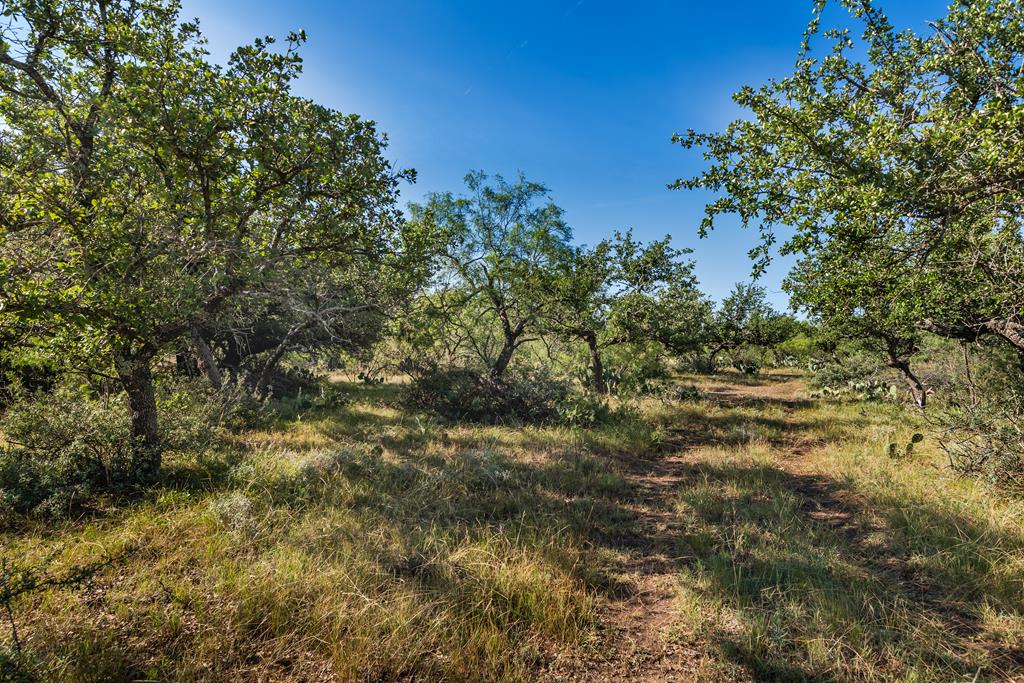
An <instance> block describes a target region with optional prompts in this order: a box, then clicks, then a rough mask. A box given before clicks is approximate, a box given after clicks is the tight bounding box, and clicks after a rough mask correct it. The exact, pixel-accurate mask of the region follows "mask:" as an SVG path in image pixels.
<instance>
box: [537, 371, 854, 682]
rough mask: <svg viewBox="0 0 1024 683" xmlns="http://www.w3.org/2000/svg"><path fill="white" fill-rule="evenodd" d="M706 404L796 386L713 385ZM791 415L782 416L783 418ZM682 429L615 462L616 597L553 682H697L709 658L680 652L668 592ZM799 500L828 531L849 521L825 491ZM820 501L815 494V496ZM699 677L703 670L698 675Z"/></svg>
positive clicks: (778, 395) (796, 451)
mask: <svg viewBox="0 0 1024 683" xmlns="http://www.w3.org/2000/svg"><path fill="white" fill-rule="evenodd" d="M702 389H703V390H704V391H705V393H706V395H707V396H708V397H709V398H711V399H712V400H714V401H716V402H718V403H720V404H722V405H726V406H737V405H742V404H744V403H748V402H750V403H757V402H773V403H776V402H777V403H782V404H783V405H787V404H790V403H791V404H792V405H794V406H795V405H797V404H798V403H799V402H800V401H801V400H802V399H801V395H802V392H803V391H804V385H803V383H802V382H800V381H799V380H794V379H783V380H782V381H774V382H771V383H766V384H750V385H746V384H732V383H723V382H715V383H711V384H709V385H707V386H705V387H703V388H702ZM788 412H791V411H789V410H787V413H788ZM691 436H692V435H690V434H688V430H685V429H681V430H680V432H679V439H678V440H677V441H675V442H674V441H672V440H670V442H669V445H670V448H669V449H668V450H669V452H670V454H669V455H667V456H660V457H657V456H655V457H650V458H630V459H628V460H627V459H624V460H623V461H622V463H621V464H622V467H623V470H624V472H623V476H624V478H625V479H626V481H627V482H628V484H629V488H630V490H631V491H632V497H631V499H630V500H629V501H628V504H627V506H626V507H627V508H628V509H629V510H630V511H631V512H632V513H633V514H634V515H635V524H634V526H633V531H632V532H631V533H630V534H628V535H623V536H620V537H618V538H616V539H615V543H614V545H616V546H617V547H620V548H622V549H623V551H625V552H626V553H627V556H628V560H627V562H626V565H625V567H624V576H623V583H624V585H627V586H629V588H628V589H626V590H624V591H622V594H621V595H616V596H615V597H613V598H611V599H608V600H606V602H605V604H604V605H602V608H601V616H600V623H601V631H602V633H601V642H600V644H599V646H598V651H597V652H595V653H594V655H593V657H592V658H590V659H589V660H586V661H579V660H576V661H568V662H561V663H558V664H556V665H555V666H554V667H553V668H552V670H551V671H550V672H549V676H550V678H549V680H553V681H596V682H605V683H619V682H624V681H638V682H641V683H643V682H651V683H653V682H656V681H657V682H661V681H694V680H701V678H700V676H701V674H700V672H701V670H702V669H704V665H705V664H706V663H707V660H708V658H709V656H710V655H709V654H708V653H707V652H706V651H703V650H701V649H696V648H694V647H691V646H688V645H687V643H686V642H685V639H684V638H682V637H680V635H679V634H678V633H677V631H676V625H677V623H678V605H677V604H676V585H677V582H678V580H679V579H678V577H679V571H680V568H681V567H682V564H683V563H684V562H685V561H686V557H684V556H683V555H682V549H681V548H680V535H679V533H678V532H679V530H680V529H681V528H683V522H682V520H680V518H679V515H678V512H677V511H676V507H677V501H678V495H679V491H680V488H681V487H682V485H683V484H684V482H685V480H686V479H687V476H688V475H690V474H692V472H693V468H694V464H695V460H694V458H693V456H692V455H691V454H690V451H692V450H693V446H694V444H693V443H691V438H690V437H691ZM802 450H803V449H802V447H801V446H800V445H799V444H793V447H792V448H786V449H783V451H782V452H780V454H779V455H780V458H779V459H780V461H788V462H790V463H792V464H794V465H796V463H797V461H798V460H799V459H800V455H801V451H802ZM801 493H802V494H803V495H807V496H809V497H810V499H813V500H820V501H821V503H820V504H817V505H814V504H812V507H815V508H816V510H815V511H814V512H813V513H811V514H813V515H814V516H818V517H820V518H821V519H822V520H823V521H825V519H826V518H828V519H830V520H831V522H832V523H833V524H835V525H836V526H841V525H846V524H849V520H850V515H849V513H847V512H846V511H843V510H840V509H839V506H838V502H837V501H836V500H834V499H833V498H832V497H831V494H830V492H828V491H825V490H824V489H823V490H821V491H815V490H814V489H813V485H812V484H811V483H810V481H808V483H807V486H806V487H804V491H801ZM819 494H820V495H819ZM704 670H707V669H704Z"/></svg>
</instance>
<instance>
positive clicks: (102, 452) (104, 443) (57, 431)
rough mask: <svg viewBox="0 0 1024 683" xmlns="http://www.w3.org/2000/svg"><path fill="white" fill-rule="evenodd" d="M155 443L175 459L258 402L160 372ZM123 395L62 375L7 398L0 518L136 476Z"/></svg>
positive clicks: (257, 408) (62, 512) (69, 508)
mask: <svg viewBox="0 0 1024 683" xmlns="http://www.w3.org/2000/svg"><path fill="white" fill-rule="evenodd" d="M157 400H158V405H159V406H160V410H161V416H162V420H163V422H162V424H161V438H162V439H163V443H162V448H163V449H164V450H165V451H167V452H168V453H171V454H173V455H174V456H175V458H176V460H177V461H178V462H182V461H184V460H187V459H189V458H192V459H195V458H200V457H203V456H204V455H205V454H207V453H208V452H209V451H211V450H213V449H216V448H218V447H219V446H220V445H221V442H222V437H223V435H224V431H225V430H226V429H231V428H239V427H242V426H245V425H247V424H251V423H252V422H254V421H255V420H256V419H258V417H259V415H260V413H261V411H262V406H261V405H260V404H258V403H256V402H255V401H253V399H252V397H251V394H249V393H248V392H246V391H244V390H238V389H235V390H225V391H222V392H216V391H214V390H212V389H211V388H210V387H209V385H207V384H205V383H203V382H199V381H197V380H186V379H183V378H167V379H164V380H163V381H161V383H160V386H159V387H158V396H157ZM124 403H125V399H124V397H123V395H119V394H106V393H99V394H96V393H95V392H93V391H91V390H89V389H87V388H84V387H80V386H75V385H73V384H71V383H68V382H65V383H62V384H60V385H59V386H57V387H56V388H55V389H54V391H52V392H50V393H42V392H40V393H36V394H32V395H29V396H25V397H23V398H22V399H21V400H18V401H15V402H14V403H12V404H11V405H10V406H9V407H8V408H7V410H6V411H5V412H4V413H3V421H2V423H0V425H2V436H3V440H5V441H6V443H3V441H0V443H3V445H2V446H0V520H5V521H13V515H26V514H33V515H38V516H43V517H60V516H66V515H68V514H72V513H75V512H78V511H80V510H82V509H85V508H88V507H89V506H91V505H93V504H96V503H97V502H98V499H99V498H100V497H101V496H103V495H106V494H120V495H123V494H129V493H132V492H134V491H135V490H136V488H137V487H138V485H139V484H140V482H139V480H138V472H137V471H136V470H135V469H134V468H133V466H132V464H133V458H132V438H133V437H132V436H131V433H130V431H131V430H130V425H129V423H128V419H127V417H126V414H125V413H126V410H125V405H124Z"/></svg>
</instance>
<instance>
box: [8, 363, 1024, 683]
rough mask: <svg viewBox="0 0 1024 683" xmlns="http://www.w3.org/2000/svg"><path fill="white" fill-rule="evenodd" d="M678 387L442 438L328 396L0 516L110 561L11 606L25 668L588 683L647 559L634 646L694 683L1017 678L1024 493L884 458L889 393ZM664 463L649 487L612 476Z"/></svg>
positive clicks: (14, 537) (895, 422)
mask: <svg viewBox="0 0 1024 683" xmlns="http://www.w3.org/2000/svg"><path fill="white" fill-rule="evenodd" d="M683 381H685V382H692V383H697V384H699V385H701V386H702V387H703V389H704V390H705V392H707V393H706V394H705V398H703V399H698V400H688V401H683V402H668V403H665V402H661V401H657V400H653V399H651V400H647V401H645V402H643V403H642V405H640V406H639V414H640V416H641V418H639V419H635V420H630V419H626V420H623V421H621V422H619V423H617V424H613V425H606V426H601V427H597V428H593V429H568V428H561V427H545V428H539V427H529V428H514V427H492V426H487V427H484V426H472V425H445V424H441V423H439V422H437V421H436V420H432V419H429V418H427V417H424V416H416V415H410V414H407V413H404V412H402V411H400V410H397V409H395V408H392V407H389V406H390V405H392V404H393V401H392V400H391V399H392V398H393V390H394V388H393V387H389V386H386V385H385V386H374V387H362V386H357V385H347V386H345V387H344V388H343V390H344V392H345V394H346V395H348V396H349V397H350V399H351V400H350V401H349V402H348V403H346V404H344V405H343V406H341V407H335V408H322V409H316V410H309V411H306V412H296V413H295V414H293V415H291V416H290V417H289V418H288V419H286V420H281V421H280V422H279V423H278V424H276V425H274V426H272V427H269V428H265V429H262V430H259V431H250V432H246V433H243V434H239V435H237V437H235V443H234V445H233V446H232V447H231V448H229V449H227V451H226V452H225V453H223V454H222V455H221V457H219V458H215V459H211V460H210V461H208V462H203V463H194V462H178V463H175V462H171V463H170V465H169V478H168V481H169V482H172V483H170V484H168V486H166V487H165V488H164V489H162V490H160V491H158V492H156V493H155V494H154V495H153V496H152V497H151V498H150V499H148V500H147V501H145V502H143V503H141V504H137V505H134V506H130V507H125V508H124V509H119V510H112V511H109V512H107V513H106V514H104V515H103V516H97V517H94V518H91V519H83V520H77V521H74V522H66V523H62V524H60V525H56V526H55V525H52V524H42V523H39V524H31V525H29V526H27V527H25V528H21V529H18V530H16V531H8V532H5V533H4V534H3V535H0V543H2V545H3V548H4V550H3V554H4V555H5V556H8V557H11V558H16V559H17V561H18V562H20V563H23V564H33V563H43V562H46V563H48V564H49V566H51V567H52V568H53V570H54V571H56V572H58V573H59V572H60V571H61V570H62V569H63V568H69V567H74V566H78V565H81V564H83V563H87V562H89V561H91V560H94V559H96V558H100V557H105V556H108V555H118V554H119V553H121V552H124V553H125V555H124V559H123V560H121V561H119V562H117V563H115V564H113V565H111V566H110V567H108V568H105V569H103V570H102V571H101V572H100V573H98V574H97V575H96V576H95V577H94V578H93V580H91V581H90V582H89V583H87V584H86V585H85V586H83V587H82V588H81V589H80V590H59V589H52V590H48V591H43V592H39V593H36V594H33V595H31V596H28V597H26V598H24V599H22V600H21V601H19V603H18V604H17V605H16V608H17V613H16V618H17V623H18V627H19V631H20V634H21V636H22V640H23V644H24V649H25V652H26V655H27V658H28V660H29V662H30V668H33V669H34V670H36V671H37V672H41V674H42V675H41V678H42V679H44V680H52V681H133V680H136V681H137V680H159V681H194V680H207V681H213V680H224V679H232V680H267V681H299V680H324V679H327V680H332V679H338V680H400V679H412V678H415V679H419V680H423V679H438V680H534V679H535V678H536V677H538V676H540V675H542V674H544V672H545V671H549V672H550V671H554V670H555V669H554V668H552V667H553V663H555V662H562V661H565V660H566V659H569V660H572V661H574V662H576V663H577V667H576V668H575V669H574V670H575V671H577V672H578V674H577V677H578V678H580V679H582V680H586V679H588V678H590V677H592V675H593V673H594V672H595V671H597V669H596V668H594V667H597V666H598V664H597V663H599V662H600V661H602V659H607V657H608V654H607V653H608V652H610V651H612V650H610V649H609V647H608V644H609V642H614V641H615V640H616V639H618V638H620V637H621V636H622V633H621V632H619V631H617V630H616V629H619V630H621V629H627V630H628V629H630V628H633V627H634V626H637V628H639V626H638V625H631V624H617V625H616V624H612V623H611V622H610V621H609V618H608V614H609V612H608V609H609V606H610V605H614V604H616V603H622V602H627V603H628V602H629V601H630V600H633V599H635V595H634V593H635V591H634V589H635V586H636V585H637V584H638V583H639V582H641V581H642V579H643V576H642V574H643V572H645V571H649V570H647V569H642V568H638V566H639V565H638V563H637V562H636V560H637V559H638V558H643V557H645V556H648V555H650V554H652V553H654V552H662V551H664V553H663V554H666V555H668V556H670V557H671V558H672V559H671V563H670V565H669V566H668V567H667V568H662V569H659V570H658V571H664V572H668V576H669V578H670V580H671V584H672V593H671V595H670V600H671V604H670V613H671V615H672V619H671V620H670V623H668V624H667V625H661V626H659V629H658V638H659V639H662V640H664V641H667V642H668V641H671V642H676V643H682V644H684V645H685V647H686V651H688V652H691V653H696V654H691V655H690V656H692V657H694V659H695V660H699V665H696V664H695V666H696V667H697V668H696V669H695V674H694V677H695V678H697V679H703V680H716V679H725V680H752V679H756V680H765V679H768V680H773V679H779V680H783V679H795V680H799V679H814V678H817V679H840V680H878V681H932V680H934V681H943V680H955V679H966V680H971V679H972V678H977V680H998V679H1000V678H1009V677H1010V676H1012V675H1021V674H1022V673H1024V657H1022V655H1021V653H1022V651H1024V534H1022V531H1021V522H1020V520H1021V519H1022V514H1021V513H1022V512H1024V505H1022V504H1021V503H1020V502H1019V501H1015V500H1007V499H1005V498H1001V497H998V496H995V495H993V494H992V493H991V492H989V491H987V490H986V489H985V488H984V487H982V486H981V485H979V484H976V483H973V482H969V481H962V480H958V479H955V478H954V477H953V476H952V475H951V474H950V473H949V472H948V471H947V470H945V469H943V468H942V467H941V459H940V458H939V455H938V453H937V452H936V451H935V449H934V447H933V446H931V445H930V444H929V442H928V441H925V442H923V443H921V444H918V445H917V446H916V447H915V448H914V449H913V451H912V452H911V454H910V455H909V456H904V455H903V453H905V449H904V445H905V444H907V443H909V442H910V440H911V436H912V435H913V433H914V432H915V431H916V430H917V429H919V427H918V426H917V425H916V423H915V420H916V418H915V417H914V416H912V415H910V414H908V413H906V412H904V411H902V410H900V409H899V408H896V407H894V406H887V405H882V404H867V403H843V402H838V401H807V400H803V399H801V398H800V396H801V395H802V394H801V393H800V392H801V389H800V385H799V380H798V379H796V378H792V377H785V376H780V375H769V376H767V377H764V378H763V379H761V380H760V381H755V380H751V379H749V378H742V380H740V379H739V378H738V377H736V376H722V377H718V378H714V379H706V378H684V380H683ZM890 443H896V444H897V445H898V448H897V453H898V454H900V455H899V457H895V458H894V457H892V456H891V455H890V449H889V444H890ZM669 466H671V468H672V469H671V473H673V475H674V478H672V479H668V480H666V481H670V482H671V486H670V487H668V488H666V489H665V490H664V494H662V493H659V494H658V496H659V497H658V498H657V499H654V498H651V497H650V496H649V495H648V496H647V497H645V495H646V494H644V495H641V493H639V488H638V487H639V482H640V481H641V479H640V476H641V475H645V474H647V473H649V472H650V471H653V470H652V468H656V467H669ZM659 471H662V470H659ZM668 471H669V470H664V472H668ZM652 506H655V507H659V509H660V508H662V507H663V512H664V513H665V514H666V515H669V516H670V517H671V520H672V523H671V525H670V527H669V531H668V532H664V533H659V534H652V533H651V529H650V528H649V516H648V514H647V513H649V512H650V510H649V509H648V508H651V507H652ZM662 546H665V547H662ZM669 551H670V552H669ZM3 639H6V640H3ZM0 643H3V644H6V646H7V647H10V646H11V643H10V639H9V634H7V633H3V632H0ZM3 646H4V645H2V644H0V648H2V647H3Z"/></svg>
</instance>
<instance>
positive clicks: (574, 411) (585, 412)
mask: <svg viewBox="0 0 1024 683" xmlns="http://www.w3.org/2000/svg"><path fill="white" fill-rule="evenodd" d="M613 416H614V411H613V410H612V409H611V407H610V406H609V405H608V401H607V400H606V399H604V398H601V397H598V396H594V395H592V394H576V393H573V394H569V395H568V396H567V397H566V398H565V399H563V400H562V401H561V402H560V403H559V404H558V419H559V422H561V423H562V424H565V425H568V426H570V427H593V426H594V425H598V424H605V423H607V422H610V421H611V419H612V417H613Z"/></svg>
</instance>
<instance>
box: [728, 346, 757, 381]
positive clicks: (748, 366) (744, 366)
mask: <svg viewBox="0 0 1024 683" xmlns="http://www.w3.org/2000/svg"><path fill="white" fill-rule="evenodd" d="M729 360H730V362H731V363H732V366H733V367H734V368H736V369H737V370H739V371H740V372H742V373H743V374H744V375H756V374H757V373H759V372H761V366H762V364H763V363H764V350H763V349H761V348H758V347H756V346H749V347H746V348H743V349H740V350H738V351H736V352H735V353H733V354H732V356H731V357H730V359H729Z"/></svg>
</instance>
